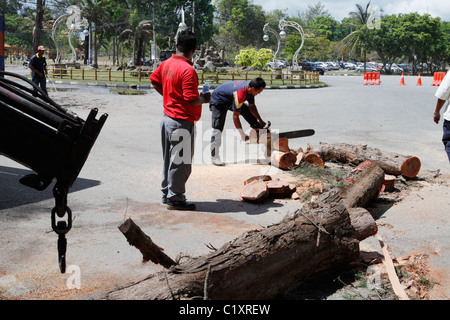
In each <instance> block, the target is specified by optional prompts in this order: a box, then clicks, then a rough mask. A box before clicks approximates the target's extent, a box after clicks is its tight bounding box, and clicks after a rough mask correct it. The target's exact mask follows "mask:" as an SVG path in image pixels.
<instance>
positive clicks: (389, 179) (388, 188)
mask: <svg viewBox="0 0 450 320" xmlns="http://www.w3.org/2000/svg"><path fill="white" fill-rule="evenodd" d="M396 179H397V178H396V177H395V176H393V175H390V174H385V175H384V182H383V185H384V191H385V192H393V191H394V190H395V180H396Z"/></svg>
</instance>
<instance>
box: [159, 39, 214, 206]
mask: <svg viewBox="0 0 450 320" xmlns="http://www.w3.org/2000/svg"><path fill="white" fill-rule="evenodd" d="M196 45H197V39H196V37H195V35H194V34H193V33H192V32H190V31H188V30H186V31H182V32H180V33H179V35H178V38H177V44H176V49H177V50H176V53H175V54H174V55H172V57H171V58H169V59H167V60H165V61H164V62H162V63H161V64H160V65H159V67H158V68H157V69H156V70H155V71H154V72H153V73H152V75H151V76H150V81H151V83H152V85H153V87H154V88H155V90H156V91H158V92H159V94H161V95H162V96H163V105H164V117H163V119H162V120H161V142H162V150H163V159H164V163H163V177H162V183H161V192H162V201H163V203H166V204H167V208H168V209H170V210H195V204H194V203H192V202H187V201H186V196H185V192H186V181H187V180H188V178H189V175H190V174H191V171H192V157H193V155H194V140H195V139H194V137H195V122H196V121H198V120H199V119H200V116H201V113H202V104H203V103H208V102H209V101H210V99H211V94H210V93H209V92H208V93H205V94H203V93H202V94H199V92H198V77H197V72H196V71H195V69H194V68H193V63H192V61H191V58H192V56H193V55H194V53H195V49H196Z"/></svg>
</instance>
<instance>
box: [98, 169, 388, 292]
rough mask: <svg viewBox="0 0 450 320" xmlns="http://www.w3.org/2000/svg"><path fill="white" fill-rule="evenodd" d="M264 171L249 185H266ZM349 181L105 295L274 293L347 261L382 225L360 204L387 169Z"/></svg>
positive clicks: (361, 173) (353, 174)
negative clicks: (218, 245)
mask: <svg viewBox="0 0 450 320" xmlns="http://www.w3.org/2000/svg"><path fill="white" fill-rule="evenodd" d="M263 177H264V176H261V179H252V180H254V181H253V182H250V183H247V184H246V186H248V185H252V184H256V183H262V184H264V185H267V184H266V182H264V181H262V178H263ZM380 177H381V179H380ZM267 180H269V181H270V179H267ZM347 180H348V185H347V187H345V188H344V189H343V190H339V189H337V188H334V189H332V190H329V191H327V192H325V193H323V194H321V195H320V196H319V197H318V199H317V200H316V201H314V202H312V203H309V204H305V205H304V206H303V207H302V208H301V209H299V210H297V211H296V212H295V213H294V214H293V215H292V216H290V217H286V218H285V219H284V220H282V221H281V222H279V223H277V224H274V225H271V226H268V227H266V228H264V229H261V230H253V231H249V232H246V233H244V234H243V235H241V236H240V237H238V238H237V239H235V240H233V241H231V242H228V243H227V244H225V245H224V246H222V247H221V248H220V249H218V250H215V251H213V252H211V253H209V254H206V255H203V256H200V257H197V258H190V259H187V261H186V262H183V263H179V264H177V265H172V266H170V267H169V268H168V271H167V272H159V273H156V274H154V275H151V276H150V277H148V279H145V280H143V281H141V282H139V283H136V284H133V285H131V286H128V287H126V288H122V289H119V290H116V291H113V292H110V293H109V294H107V295H106V297H105V299H126V300H131V299H139V300H146V299H150V300H153V299H158V300H159V299H163V300H171V299H198V298H202V297H208V298H209V299H213V300H233V299H239V300H246V299H274V298H276V297H277V296H278V295H280V294H281V293H283V292H284V291H285V290H287V289H289V288H290V287H292V285H293V284H298V283H299V282H301V281H305V280H307V279H308V278H309V277H310V276H311V275H313V274H315V273H318V272H321V271H330V270H333V271H338V270H340V269H345V268H348V267H349V266H351V265H352V264H353V263H356V262H357V261H358V258H359V241H361V240H363V239H365V238H367V237H370V236H372V235H374V234H376V232H377V226H376V223H375V221H374V220H373V218H372V216H371V215H370V213H369V212H368V211H367V210H365V209H361V208H355V207H358V206H363V205H365V204H367V203H368V201H370V200H372V199H373V198H374V197H376V196H377V192H378V191H379V190H380V188H381V185H382V183H383V180H384V172H383V170H381V168H379V167H378V166H377V165H375V164H373V163H371V162H365V163H362V164H361V165H360V166H359V167H357V168H355V169H354V170H353V171H352V172H351V173H350V174H349V176H348V178H347ZM368 189H369V190H368ZM368 195H370V196H368Z"/></svg>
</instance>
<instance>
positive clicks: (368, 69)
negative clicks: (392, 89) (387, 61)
mask: <svg viewBox="0 0 450 320" xmlns="http://www.w3.org/2000/svg"><path fill="white" fill-rule="evenodd" d="M355 71H356V72H364V63H362V64H361V65H358V66H357V67H356V68H355ZM380 71H381V69H379V68H378V67H377V66H375V65H372V64H367V65H366V72H380Z"/></svg>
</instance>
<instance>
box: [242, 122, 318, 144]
mask: <svg viewBox="0 0 450 320" xmlns="http://www.w3.org/2000/svg"><path fill="white" fill-rule="evenodd" d="M270 126H271V123H270V121H267V124H266V126H265V127H264V128H262V129H253V130H252V131H251V132H250V143H256V144H258V143H266V142H267V141H268V140H273V141H274V140H276V139H279V138H286V139H294V138H302V137H309V136H312V135H314V133H315V131H314V130H313V129H302V130H294V131H286V132H271V131H270ZM260 138H261V139H260Z"/></svg>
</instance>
